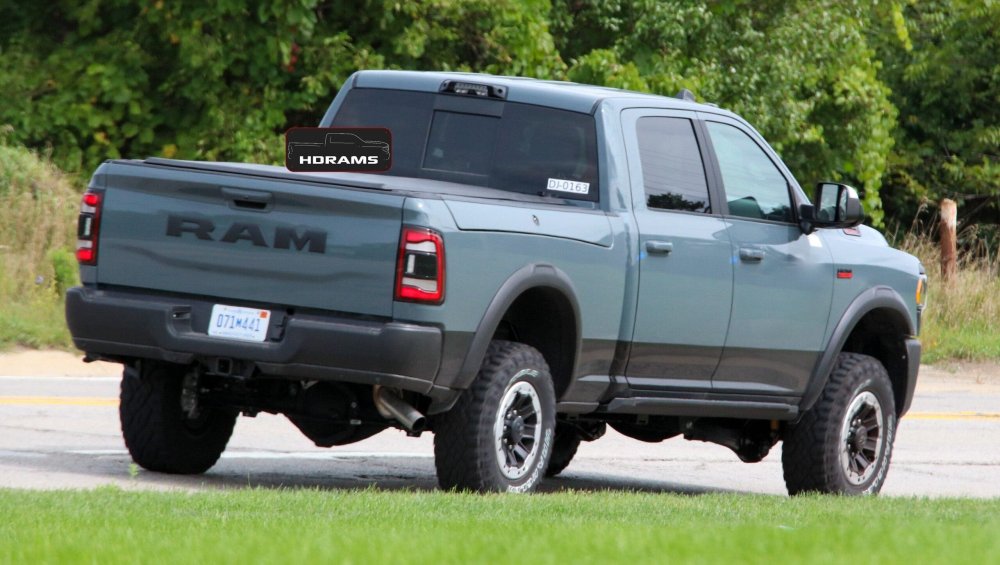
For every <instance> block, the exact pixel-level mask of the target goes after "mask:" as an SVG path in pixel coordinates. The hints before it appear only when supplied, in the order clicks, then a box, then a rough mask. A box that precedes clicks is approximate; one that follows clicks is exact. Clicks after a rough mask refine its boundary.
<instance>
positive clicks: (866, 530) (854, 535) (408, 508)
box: [0, 488, 1000, 564]
mask: <svg viewBox="0 0 1000 565" xmlns="http://www.w3.org/2000/svg"><path fill="white" fill-rule="evenodd" d="M0 515H2V519H0V561H2V562H20V563H48V562H91V563H136V562H179V563H217V562H228V563H232V562H282V563H324V562H337V563H439V562H447V563H468V562H488V563H607V562H615V563H663V562H678V561H682V562H692V561H693V562H708V563H772V562H773V563H810V564H812V563H838V564H839V563H845V562H850V563H880V564H881V563H939V562H947V563H977V564H979V563H990V562H993V563H996V562H1000V499H995V500H956V499H951V500H924V499H902V498H891V499H890V498H864V499H851V498H840V497H802V498H795V499H787V498H784V497H771V496H750V495H730V494H710V495H701V496H687V495H674V494H635V493H621V492H597V493H590V492H567V493H559V494H548V495H534V496H477V495H466V494H449V493H439V492H429V493H424V492H420V493H415V492H383V491H374V490H369V491H333V492H330V491H318V490H245V491H224V492H202V493H197V494H186V493H156V492H128V491H123V490H120V489H116V488H101V489H98V490H95V491H61V492H60V491H43V492H37V491H13V490H4V491H0Z"/></svg>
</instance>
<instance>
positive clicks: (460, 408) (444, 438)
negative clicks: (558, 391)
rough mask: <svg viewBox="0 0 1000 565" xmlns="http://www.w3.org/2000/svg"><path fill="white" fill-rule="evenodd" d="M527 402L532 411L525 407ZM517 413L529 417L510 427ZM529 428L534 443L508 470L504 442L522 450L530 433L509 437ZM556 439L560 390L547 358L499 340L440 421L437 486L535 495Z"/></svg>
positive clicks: (436, 433)
mask: <svg viewBox="0 0 1000 565" xmlns="http://www.w3.org/2000/svg"><path fill="white" fill-rule="evenodd" d="M522 383H526V384H522ZM525 399H527V401H528V403H529V404H530V406H528V407H525V406H524V401H525ZM536 400H537V408H536V407H535V401H536ZM508 408H509V409H508ZM512 412H513V413H520V414H521V416H523V415H525V414H527V415H528V416H527V418H526V419H522V421H521V423H520V424H517V419H516V418H517V417H521V416H517V417H515V418H514V420H513V421H512V422H511V426H508V425H507V424H506V422H507V421H508V416H509V415H510V414H511V413H512ZM532 414H534V416H532ZM498 422H499V423H498ZM529 422H533V423H532V424H529ZM517 426H520V427H517ZM532 426H534V427H532ZM529 427H530V428H531V432H530V433H531V437H532V438H534V439H533V441H531V450H530V451H529V452H528V455H527V456H526V457H525V460H524V461H523V464H522V465H520V466H518V465H507V463H508V462H509V461H510V460H509V459H507V458H506V456H504V455H502V453H506V451H505V449H506V448H505V446H506V445H509V444H507V443H505V442H506V441H507V440H508V439H510V440H511V441H512V442H515V443H517V445H521V446H522V447H523V446H524V445H527V443H526V439H525V438H528V433H525V434H523V435H522V436H520V439H515V438H514V437H513V436H511V435H510V434H509V433H508V432H510V430H512V429H515V428H516V429H521V430H524V431H527V430H528V428H529ZM495 428H497V429H499V430H500V433H499V434H497V433H495ZM554 440H555V391H554V389H553V386H552V377H551V376H550V374H549V367H548V364H547V363H546V362H545V358H544V357H542V354H541V353H539V352H538V350H536V349H535V348H533V347H531V346H528V345H525V344H523V343H515V342H510V341H501V340H495V341H493V342H491V343H490V345H489V347H488V348H487V350H486V357H485V359H484V360H483V365H482V367H481V368H480V370H479V374H478V375H477V376H476V380H475V381H474V382H473V383H472V386H471V387H469V389H468V390H466V391H464V392H463V393H462V395H461V397H459V399H458V402H457V403H456V404H455V406H454V407H453V408H452V409H451V410H449V411H448V412H447V413H445V414H442V415H440V416H438V417H437V418H436V419H435V422H434V463H435V466H436V467H437V476H438V483H439V484H440V485H441V488H442V489H446V490H451V489H455V490H468V491H476V492H530V491H532V490H534V489H535V488H536V487H537V486H538V483H540V482H541V480H542V478H543V477H544V475H545V471H546V469H548V466H549V457H550V455H551V454H552V444H553V443H554ZM501 458H503V460H501ZM505 465H506V468H505Z"/></svg>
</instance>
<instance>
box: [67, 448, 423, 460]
mask: <svg viewBox="0 0 1000 565" xmlns="http://www.w3.org/2000/svg"><path fill="white" fill-rule="evenodd" d="M66 453H69V454H72V455H128V451H126V450H124V449H73V450H69V451H66ZM433 457H434V454H432V453H392V452H385V451H335V452H331V453H321V452H316V451H287V452H285V451H231V452H229V451H227V452H225V453H223V454H222V458H223V459H302V460H312V461H331V460H337V459H376V458H377V459H432V458H433Z"/></svg>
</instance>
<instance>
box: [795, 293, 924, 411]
mask: <svg viewBox="0 0 1000 565" xmlns="http://www.w3.org/2000/svg"><path fill="white" fill-rule="evenodd" d="M878 308H887V309H889V310H892V311H894V312H896V313H897V314H899V315H900V317H901V318H902V319H903V320H905V321H906V332H907V335H906V336H905V337H909V336H912V335H914V334H915V333H916V331H915V328H914V327H913V321H912V320H911V319H910V313H909V310H908V309H907V307H906V302H905V301H904V300H903V298H902V297H901V296H900V295H899V293H897V292H896V291H895V290H894V289H892V288H890V287H888V286H876V287H872V288H869V289H868V290H866V291H864V292H862V293H861V294H859V295H858V296H857V297H856V298H855V299H854V300H853V301H852V302H851V304H850V305H848V307H847V309H846V310H845V311H844V314H843V315H842V316H841V317H840V321H839V322H838V323H837V327H835V328H834V329H833V333H832V334H831V335H830V341H829V342H828V343H827V345H826V349H825V350H824V351H823V354H822V355H821V356H820V358H819V360H818V361H817V362H816V366H815V367H814V368H813V372H812V378H811V379H809V385H808V386H807V387H806V390H805V393H804V394H803V395H802V400H801V402H800V403H799V413H800V414H803V413H805V412H806V411H807V410H809V409H810V408H812V406H813V404H815V403H816V401H817V400H818V399H819V396H820V394H821V393H822V392H823V388H825V387H826V382H827V380H829V378H830V372H831V371H832V370H833V365H834V363H835V362H836V361H837V355H838V354H839V353H840V350H841V349H843V348H844V344H846V343H847V338H848V336H850V335H851V332H852V331H854V328H855V326H857V325H858V322H860V321H861V319H862V318H864V317H865V315H866V314H868V313H869V312H871V311H872V310H875V309H878ZM908 385H909V384H908ZM907 388H909V389H912V387H910V386H908V387H907Z"/></svg>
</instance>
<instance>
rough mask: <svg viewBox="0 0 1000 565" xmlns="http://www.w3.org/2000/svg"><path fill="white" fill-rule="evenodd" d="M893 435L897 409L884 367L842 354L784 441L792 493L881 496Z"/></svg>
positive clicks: (867, 358) (855, 355)
mask: <svg viewBox="0 0 1000 565" xmlns="http://www.w3.org/2000/svg"><path fill="white" fill-rule="evenodd" d="M895 435H896V405H895V401H894V397H893V394H892V384H891V382H890V380H889V375H888V373H886V370H885V367H883V366H882V363H880V362H879V361H878V360H877V359H875V358H874V357H870V356H868V355H861V354H858V353H841V354H840V355H839V356H838V357H837V364H836V365H835V366H834V369H833V372H832V373H831V374H830V380H829V381H828V382H827V384H826V388H824V389H823V394H822V395H821V396H820V398H819V400H817V401H816V404H815V405H814V406H813V407H812V409H810V410H809V411H808V412H806V413H805V414H804V415H803V416H802V420H801V421H800V422H799V423H798V424H796V425H795V426H794V427H792V428H790V429H789V431H788V432H787V433H786V436H785V438H784V446H783V448H782V456H781V462H782V466H783V467H784V471H785V485H786V487H787V488H788V493H789V494H792V495H795V494H799V493H804V492H825V493H835V494H846V495H861V494H876V493H878V492H879V491H880V490H881V489H882V485H883V483H884V482H885V477H886V473H887V472H888V470H889V460H890V458H891V456H892V443H893V440H894V439H895Z"/></svg>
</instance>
